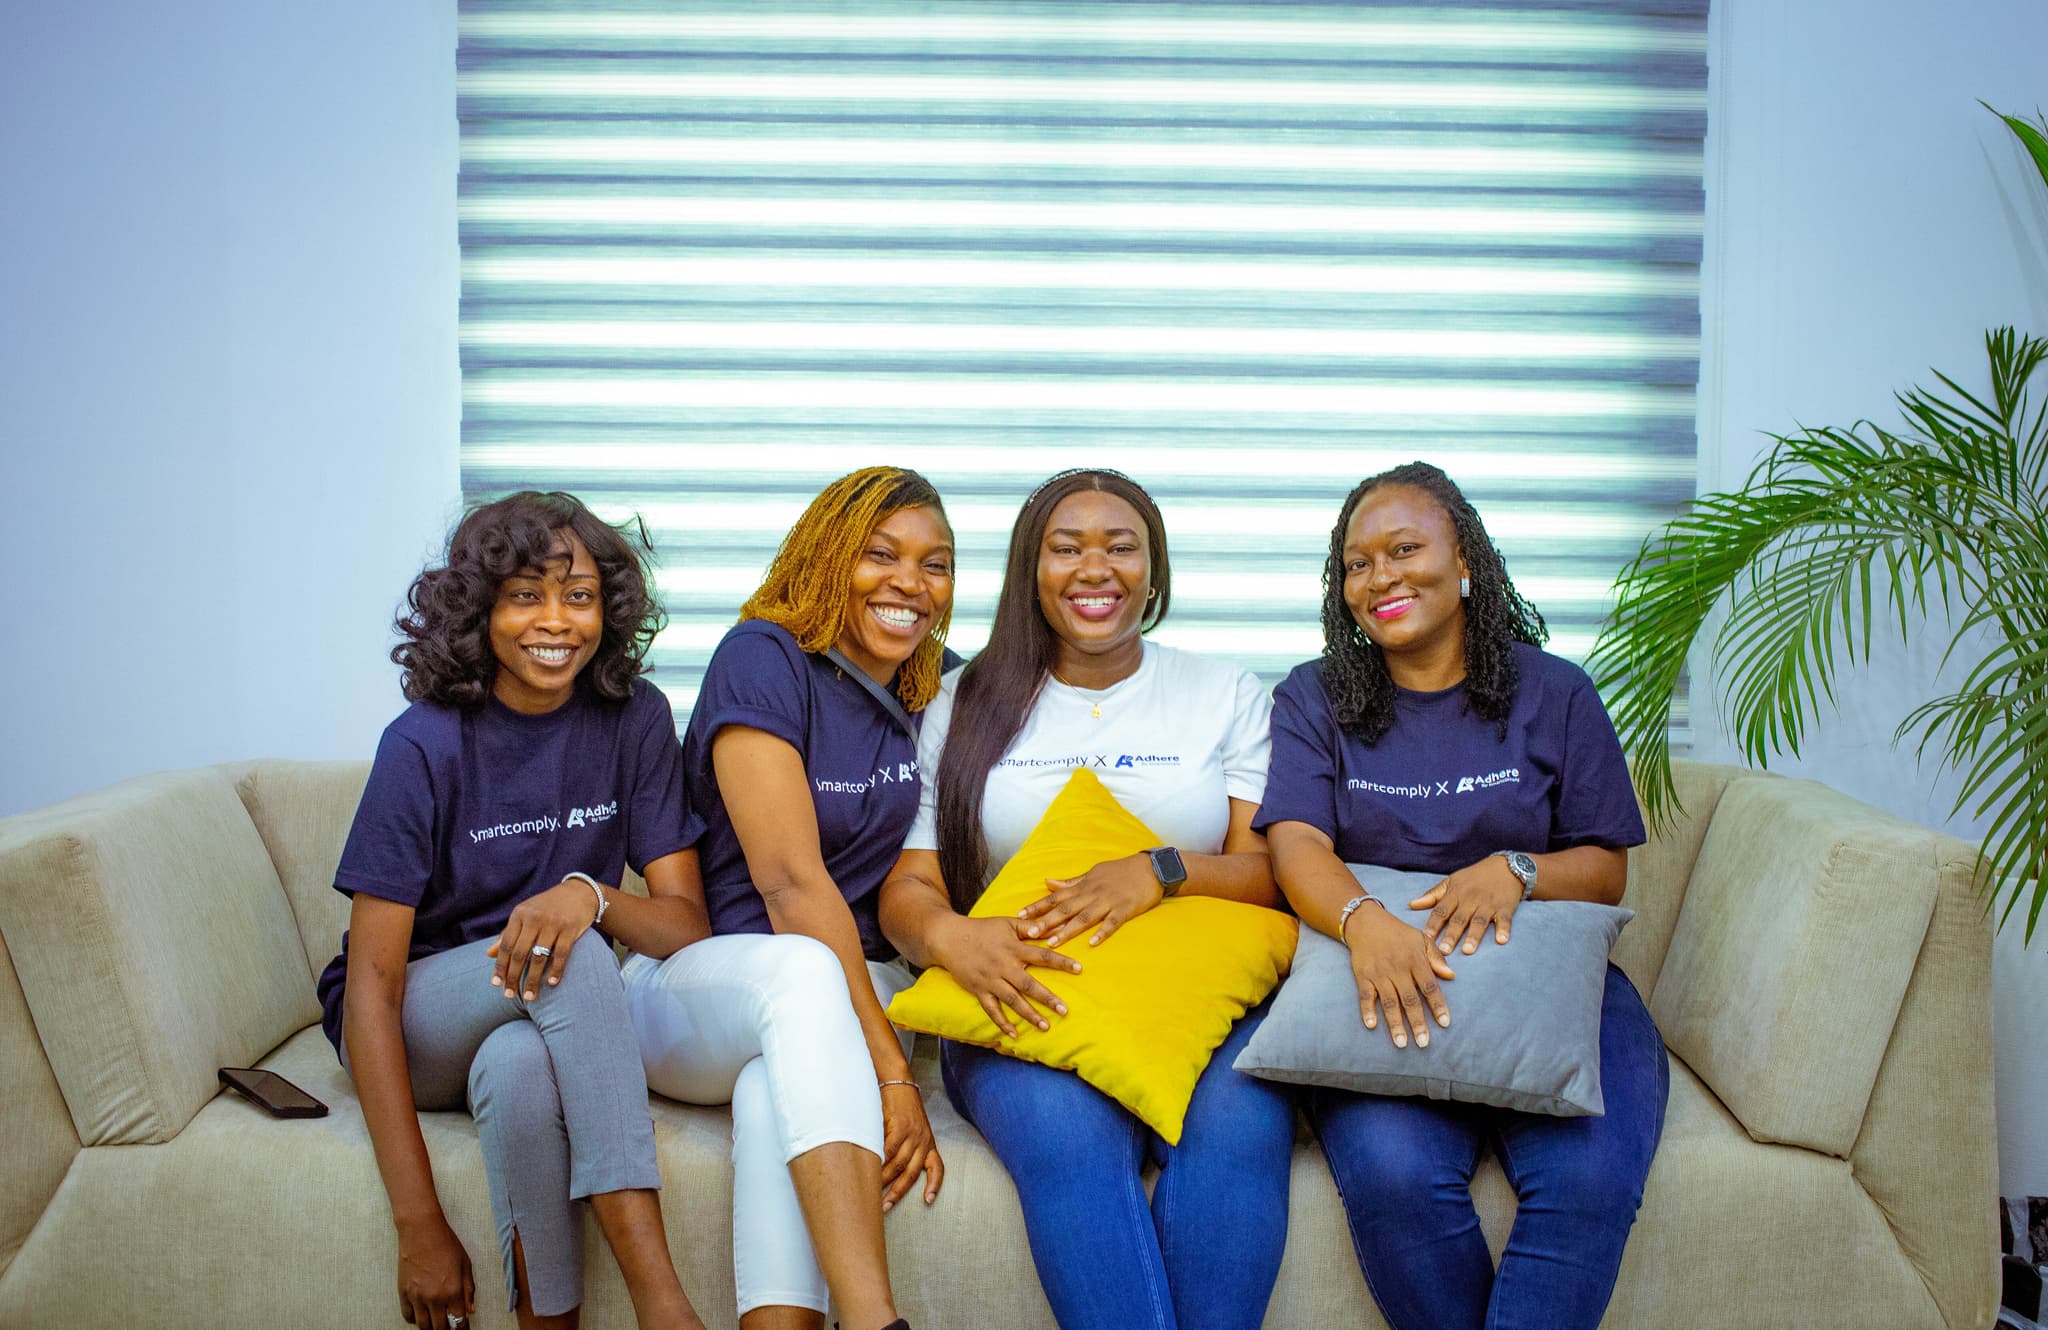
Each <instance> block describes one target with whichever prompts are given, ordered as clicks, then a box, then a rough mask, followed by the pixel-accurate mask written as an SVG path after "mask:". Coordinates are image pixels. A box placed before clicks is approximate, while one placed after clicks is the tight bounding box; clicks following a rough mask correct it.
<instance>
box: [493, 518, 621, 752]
mask: <svg viewBox="0 0 2048 1330" xmlns="http://www.w3.org/2000/svg"><path fill="white" fill-rule="evenodd" d="M555 535H556V537H557V539H558V543H557V545H556V547H555V553H554V554H553V555H551V556H550V557H549V559H548V561H547V566H546V567H545V568H522V569H520V570H519V571H518V572H516V573H514V574H512V576H510V577H508V578H506V579H505V580H504V581H503V582H501V583H500V584H499V585H498V600H497V603H496V604H494V605H492V606H491V623H490V637H491V654H492V655H493V656H496V657H497V658H498V673H497V676H496V677H495V678H493V679H492V680H491V694H492V696H494V697H496V698H497V699H498V700H499V701H500V702H503V703H504V704H505V705H506V706H508V707H510V708H512V709H513V710H514V711H522V712H525V713H527V714H528V715H541V714H543V713H546V712H549V711H553V710H554V709H555V708H556V707H559V706H561V705H562V704H563V703H564V702H567V701H568V700H569V698H570V695H571V694H572V693H574V692H575V690H576V676H577V675H578V674H580V673H582V671H583V667H584V666H585V665H588V664H589V663H590V659H591V657H593V656H595V655H596V654H597V645H598V643H599V642H600V641H601V640H602V639H603V637H604V597H603V589H602V588H601V587H600V586H599V585H598V576H597V560H595V559H593V558H591V557H590V551H589V550H587V549H585V548H584V547H583V542H582V541H581V540H578V539H577V538H576V533H575V532H574V531H573V530H571V529H570V528H568V527H563V528H562V529H561V530H559V531H557V532H556V533H555Z"/></svg>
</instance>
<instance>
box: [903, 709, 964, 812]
mask: <svg viewBox="0 0 2048 1330" xmlns="http://www.w3.org/2000/svg"><path fill="white" fill-rule="evenodd" d="M959 680H960V676H959V675H957V674H954V675H951V676H949V677H948V678H947V680H946V682H945V684H944V685H943V686H942V687H941V688H940V689H939V695H938V696H937V697H935V698H933V699H932V702H931V705H930V706H928V707H926V708H925V709H924V712H923V715H924V721H923V724H922V726H921V727H920V728H919V730H918V732H917V816H916V817H914V818H912V819H911V822H910V833H909V834H908V835H906V836H905V837H904V838H903V848H904V849H906V850H936V849H938V848H939V754H940V753H941V752H942V751H943V750H944V749H945V747H946V731H947V729H948V728H949V727H950V726H951V725H952V722H953V693H954V689H955V687H956V686H957V685H958V683H959Z"/></svg>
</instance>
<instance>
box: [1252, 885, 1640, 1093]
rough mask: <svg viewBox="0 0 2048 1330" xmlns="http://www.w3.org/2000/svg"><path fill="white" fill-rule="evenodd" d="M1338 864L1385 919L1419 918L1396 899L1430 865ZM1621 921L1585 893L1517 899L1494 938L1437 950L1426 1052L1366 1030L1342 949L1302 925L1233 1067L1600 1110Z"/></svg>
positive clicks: (1364, 1089) (1404, 896)
mask: <svg viewBox="0 0 2048 1330" xmlns="http://www.w3.org/2000/svg"><path fill="white" fill-rule="evenodd" d="M1348 867H1349V868H1350V869H1351V873H1352V875H1353V876H1354V877H1356V878H1357V879H1358V884H1359V886H1360V888H1362V889H1363V890H1365V891H1367V892H1369V893H1371V894H1372V895H1373V896H1376V897H1378V898H1379V899H1380V900H1381V901H1382V902H1384V903H1385V905H1386V907H1387V912H1388V913H1389V914H1391V915H1393V916H1394V917H1395V918H1396V919H1399V920H1402V921H1403V922H1405V923H1408V924H1412V925H1414V926H1415V927H1417V928H1420V927H1422V925H1423V924H1424V923H1426V922H1428V920H1429V913H1430V912H1429V911H1428V910H1426V909H1423V910H1411V909H1409V908H1408V907H1407V902H1408V901H1411V900H1414V899H1415V898H1416V897H1418V896H1420V895H1422V894H1423V893H1424V892H1426V891H1428V890H1429V889H1430V888H1431V887H1433V886H1435V885H1436V884H1437V883H1438V882H1441V881H1442V880H1443V874H1441V873H1404V872H1400V871H1397V870H1395V869H1392V868H1376V867H1372V866H1370V865H1366V864H1351V865H1348ZM1366 908H1368V909H1370V908H1372V907H1370V906H1368V907H1366ZM1628 919H1629V912H1628V911H1627V910H1622V909H1616V908H1615V907H1614V906H1611V905H1595V904H1593V903H1592V902H1590V901H1529V902H1528V903H1526V904H1524V905H1523V906H1522V907H1521V908H1520V909H1518V910H1516V911H1515V927H1514V938H1513V941H1511V942H1510V943H1509V944H1508V945H1507V946H1505V947H1502V946H1496V945H1495V944H1494V942H1493V935H1492V932H1491V931H1490V930H1489V931H1488V933H1487V938H1486V941H1484V942H1482V943H1481V944H1480V947H1479V950H1478V951H1476V952H1474V953H1473V954H1472V955H1470V956H1466V955H1462V954H1459V955H1454V956H1452V957H1451V958H1450V963H1451V967H1452V968H1453V969H1454V970H1456V971H1457V974H1458V977H1457V978H1456V979H1453V980H1449V981H1447V982H1446V983H1445V984H1444V986H1443V988H1444V1000H1445V1001H1446V1002H1448V1003H1449V1004H1450V1008H1451V1023H1450V1025H1449V1026H1448V1027H1446V1028H1444V1029H1439V1030H1434V1031H1432V1033H1431V1036H1430V1041H1429V1046H1428V1047H1427V1048H1421V1047H1416V1048H1396V1047H1394V1042H1393V1040H1392V1039H1390V1038H1388V1037H1387V1031H1386V1030H1385V1029H1384V1028H1381V1029H1377V1030H1368V1029H1366V1028H1365V1023H1364V1022H1363V1021H1362V1020H1360V1019H1359V1015H1358V983H1357V981H1356V980H1355V979H1354V978H1353V977H1352V974H1351V952H1350V950H1349V949H1348V948H1346V947H1345V945H1344V944H1343V943H1341V942H1339V941H1337V939H1335V938H1333V937H1326V936H1324V935H1323V934H1321V933H1318V932H1316V931H1315V930H1314V929H1312V928H1304V929H1302V930H1301V941H1300V942H1298V943H1297V944H1296V945H1295V949H1294V967H1293V969H1291V970H1290V971H1289V972H1288V975H1287V980H1286V982H1285V983H1283V984H1281V985H1280V992H1279V995H1278V996H1276V997H1275V998H1274V999H1273V1008H1272V1010H1271V1011H1269V1012H1268V1013H1267V1014H1266V1019H1265V1021H1264V1022H1263V1023H1262V1024H1261V1025H1260V1026H1259V1029H1258V1032H1257V1033H1256V1034H1254V1035H1253V1036H1252V1037H1251V1042H1250V1043H1248V1044H1246V1045H1245V1050H1244V1052H1242V1053H1240V1054H1238V1055H1237V1061H1236V1063H1235V1064H1233V1065H1235V1066H1236V1068H1237V1069H1238V1070H1239V1071H1242V1072H1249V1073H1250V1074H1251V1075H1253V1076H1261V1077H1264V1078H1265V1079H1267V1080H1270V1081H1288V1082H1292V1083H1293V1084H1296V1085H1328V1086H1335V1087H1336V1088H1338V1089H1342V1090H1354V1091H1357V1092H1358V1093H1360V1094H1384V1095H1417V1096H1422V1097H1426V1098H1430V1099H1454V1100H1457V1101H1459V1102H1461V1103H1468V1104H1494V1105H1497V1106H1499V1107H1501V1108H1512V1109H1518V1110H1520V1111H1521V1112H1524V1113H1551V1114H1556V1115H1558V1116H1560V1117H1580V1116H1584V1115H1586V1114H1589V1113H1600V1112H1602V1111H1604V1109H1605V1107H1606V1105H1605V1102H1604V1101H1603V1100H1602V1099H1601V1097H1600V1003H1601V997H1602V994H1603V992H1604V991H1605V987H1606V981H1607V953H1608V951H1609V950H1611V949H1612V948H1613V946H1614V939H1615V935H1616V934H1618V933H1620V932H1621V928H1622V925H1623V924H1626V923H1627V922H1628Z"/></svg>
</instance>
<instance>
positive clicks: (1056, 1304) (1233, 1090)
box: [940, 1006, 1294, 1330]
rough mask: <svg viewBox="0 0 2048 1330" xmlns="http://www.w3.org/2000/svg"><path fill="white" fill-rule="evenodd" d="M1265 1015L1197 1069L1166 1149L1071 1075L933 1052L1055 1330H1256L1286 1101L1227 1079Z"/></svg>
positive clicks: (1267, 1292)
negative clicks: (1019, 1230)
mask: <svg viewBox="0 0 2048 1330" xmlns="http://www.w3.org/2000/svg"><path fill="white" fill-rule="evenodd" d="M1265 1015H1266V1009H1265V1007H1263V1006H1261V1007H1257V1008H1254V1009H1253V1010H1252V1011H1250V1012H1247V1013H1246V1014H1245V1016H1244V1018H1243V1019H1242V1020H1240V1021H1238V1023H1237V1024H1236V1025H1235V1026H1234V1027H1233V1028H1232V1029H1231V1032H1230V1036H1229V1038H1227V1039H1225V1040H1224V1041H1223V1046H1222V1047H1221V1048H1218V1049H1217V1050H1216V1052H1215V1053H1214V1054H1213V1055H1212V1056H1211V1057H1210V1059H1209V1066H1208V1068H1207V1069H1206V1070H1204V1071H1203V1073H1202V1077H1201V1079H1200V1080H1199V1081H1198V1082H1196V1085H1195V1095H1194V1099H1193V1100H1192V1102H1190V1103H1189V1104H1188V1114H1187V1122H1186V1125H1185V1126H1184V1127H1183V1128H1182V1130H1181V1138H1180V1144H1179V1145H1177V1146H1170V1145H1168V1144H1166V1142H1165V1141H1163V1140H1161V1139H1160V1138H1159V1135H1158V1133H1156V1132H1154V1131H1153V1130H1152V1129H1151V1128H1149V1127H1147V1126H1146V1125H1145V1124H1144V1123H1142V1122H1140V1121H1138V1119H1137V1118H1135V1117H1133V1116H1132V1115H1131V1113H1130V1111H1129V1110H1128V1109H1126V1108H1124V1107H1123V1106H1122V1105H1120V1104H1118V1103H1117V1102H1116V1101H1115V1100H1113V1099H1111V1098H1110V1097H1109V1096H1107V1095H1105V1094H1103V1093H1102V1092H1101V1091H1100V1090H1097V1089H1096V1088H1095V1087H1094V1086H1092V1085H1089V1084H1088V1083H1087V1082H1086V1081H1083V1080H1082V1079H1081V1078H1080V1077H1079V1076H1076V1075H1075V1074H1074V1073H1073V1072H1070V1071H1059V1070H1057V1069H1055V1068H1051V1067H1042V1066H1039V1065H1038V1064H1037V1063H1034V1062H1024V1061H1021V1060H1019V1059H1017V1058H1012V1057H1005V1056H1004V1055H1003V1054H1001V1053H997V1052H994V1051H992V1050H989V1049H985V1048H977V1047H975V1046H973V1045H972V1044H956V1043H953V1042H951V1041H950V1040H949V1041H947V1042H945V1043H944V1044H943V1045H942V1046H941V1050H940V1056H941V1063H942V1066H943V1069H944V1072H945V1077H946V1093H947V1094H948V1095H949V1096H950V1097H951V1098H952V1100H953V1104H954V1106H955V1107H957V1108H958V1109H959V1110H960V1112H961V1114H962V1115H964V1116H965V1117H966V1118H967V1119H968V1121H970V1122H972V1123H974V1125H975V1126H976V1127H978V1128H979V1129H980V1130H981V1134H982V1135H983V1136H985V1137H987V1138H988V1143H989V1145H990V1146H991V1147H993V1148H994V1150H995V1152H996V1157H997V1158H999V1159H1001V1160H1002V1161H1003V1167H1004V1168H1006V1169H1008V1170H1009V1171H1010V1177H1011V1179H1012V1180H1013V1181H1014V1182H1015V1183H1016V1184H1017V1195H1018V1198H1019V1199H1020V1200H1021V1201H1022V1202H1023V1206H1024V1229H1025V1232H1026V1234H1027V1235H1028V1236H1029V1238H1030V1241H1031V1259H1032V1261H1033V1262H1034V1263H1035V1264H1036V1265H1037V1267H1038V1282H1039V1283H1040V1284H1041V1285H1042V1286H1043V1287H1044V1289H1045V1296H1046V1300H1047V1301H1048V1302H1050V1303H1051V1304H1052V1310H1053V1315H1054V1316H1056V1317H1058V1318H1059V1323H1060V1326H1061V1330H1257V1328H1258V1325H1259V1322H1260V1320H1261V1319H1263V1318H1264V1316H1265V1314H1266V1302H1267V1299H1269V1298H1270V1297H1271V1296H1272V1294H1273V1280H1274V1278H1275V1277H1276V1276H1277V1275H1278V1274H1279V1273H1280V1252H1281V1249H1282V1248H1284V1247H1285V1246H1286V1244H1287V1179H1288V1167H1289V1164H1290V1161H1291V1159H1292V1156H1293V1153H1294V1098H1293V1095H1292V1093H1291V1092H1290V1090H1289V1088H1288V1087H1286V1086H1281V1085H1274V1084H1271V1083H1269V1082H1266V1081H1260V1080H1256V1079H1254V1078H1252V1077H1250V1076H1246V1075H1244V1074H1243V1073H1242V1072H1239V1071H1235V1070H1232V1068H1231V1065H1230V1064H1231V1063H1232V1062H1234V1061H1235V1060H1236V1059H1237V1055H1238V1053H1239V1051H1240V1050H1242V1049H1243V1048H1244V1046H1245V1042H1246V1041H1247V1040H1249V1039H1250V1038H1251V1036H1252V1031H1254V1030H1256V1029H1257V1028H1258V1025H1259V1022H1260V1021H1261V1020H1263V1019H1265ZM1148 1157H1149V1158H1150V1159H1152V1160H1153V1161H1154V1162H1155V1163H1157V1164H1158V1165H1159V1180H1158V1183H1157V1185H1156V1186H1154V1188H1153V1191H1152V1201H1151V1204H1150V1205H1149V1207H1148V1206H1147V1204H1146V1201H1145V1187H1144V1184H1143V1182H1142V1181H1141V1180H1140V1178H1139V1169H1140V1168H1141V1167H1142V1166H1143V1164H1144V1162H1145V1160H1146V1159H1147V1158H1148ZM998 1319H1000V1317H999V1318H998Z"/></svg>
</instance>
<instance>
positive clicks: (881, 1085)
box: [875, 1081, 924, 1097]
mask: <svg viewBox="0 0 2048 1330" xmlns="http://www.w3.org/2000/svg"><path fill="white" fill-rule="evenodd" d="M892 1085H907V1086H909V1087H910V1088H911V1089H913V1090H916V1091H917V1093H918V1095H919V1096H920V1097H922V1096H923V1094H924V1091H923V1090H922V1089H920V1088H919V1087H918V1084H917V1082H916V1081H876V1082H875V1088H876V1089H877V1090H886V1089H888V1088H889V1087H890V1086H892Z"/></svg>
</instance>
